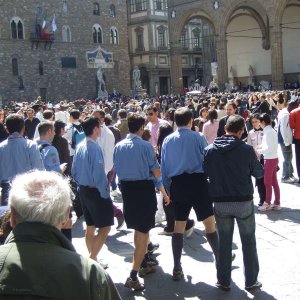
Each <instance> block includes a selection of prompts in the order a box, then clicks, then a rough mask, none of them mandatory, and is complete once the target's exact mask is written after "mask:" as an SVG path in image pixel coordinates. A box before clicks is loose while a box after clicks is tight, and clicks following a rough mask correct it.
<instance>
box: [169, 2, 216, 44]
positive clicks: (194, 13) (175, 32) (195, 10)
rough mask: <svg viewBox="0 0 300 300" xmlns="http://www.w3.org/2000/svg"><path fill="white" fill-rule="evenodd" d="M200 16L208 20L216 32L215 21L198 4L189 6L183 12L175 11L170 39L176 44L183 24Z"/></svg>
mask: <svg viewBox="0 0 300 300" xmlns="http://www.w3.org/2000/svg"><path fill="white" fill-rule="evenodd" d="M195 18H202V19H204V20H205V21H206V22H208V23H209V24H210V25H211V26H212V28H213V30H214V32H215V33H216V28H215V21H214V19H213V18H212V16H211V15H210V14H209V13H208V12H206V11H205V10H204V9H203V8H200V9H199V7H198V6H195V7H191V8H190V9H189V10H186V11H184V12H183V13H180V14H179V13H177V15H176V20H175V21H173V22H172V31H171V32H170V41H171V42H172V43H175V44H177V43H178V42H179V41H180V38H181V32H182V30H183V28H184V26H185V25H186V24H187V23H188V22H189V21H190V20H192V19H195Z"/></svg>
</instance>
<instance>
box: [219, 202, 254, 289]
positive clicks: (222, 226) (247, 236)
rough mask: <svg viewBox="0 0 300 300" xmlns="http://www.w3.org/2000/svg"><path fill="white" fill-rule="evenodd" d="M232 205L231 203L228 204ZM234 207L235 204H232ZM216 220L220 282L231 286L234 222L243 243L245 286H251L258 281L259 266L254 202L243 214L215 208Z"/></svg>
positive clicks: (233, 210)
mask: <svg viewBox="0 0 300 300" xmlns="http://www.w3.org/2000/svg"><path fill="white" fill-rule="evenodd" d="M228 205H231V203H228ZM232 205H233V207H234V203H232ZM215 218H216V222H217V230H218V234H219V261H218V264H217V278H218V282H220V283H221V284H223V285H225V286H229V285H230V281H231V263H232V236H233V230H234V220H236V222H237V224H238V228H239V233H240V238H241V242H242V250H243V260H244V272H245V273H244V274H245V286H251V285H253V284H254V283H255V282H256V281H257V276H258V272H259V264H258V257H257V250H256V239H255V217H254V205H253V201H251V203H249V205H247V206H246V209H244V210H242V212H238V213H237V210H235V209H232V212H228V211H227V212H226V213H224V212H222V211H219V210H218V209H216V208H215Z"/></svg>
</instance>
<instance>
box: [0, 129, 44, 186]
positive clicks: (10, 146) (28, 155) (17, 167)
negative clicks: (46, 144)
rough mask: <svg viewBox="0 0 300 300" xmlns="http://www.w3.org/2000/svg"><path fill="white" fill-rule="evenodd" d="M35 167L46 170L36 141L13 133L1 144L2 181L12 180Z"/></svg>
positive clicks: (0, 174)
mask: <svg viewBox="0 0 300 300" xmlns="http://www.w3.org/2000/svg"><path fill="white" fill-rule="evenodd" d="M34 169H38V170H45V168H44V165H43V162H42V159H41V155H40V152H39V150H38V146H37V144H36V143H35V142H33V141H31V140H26V139H24V138H23V137H22V136H21V135H20V134H17V133H13V134H12V135H10V136H9V137H8V139H7V140H5V141H3V142H2V143H1V144H0V181H11V180H12V179H13V178H14V177H15V176H16V175H18V174H22V173H26V172H28V171H31V170H34Z"/></svg>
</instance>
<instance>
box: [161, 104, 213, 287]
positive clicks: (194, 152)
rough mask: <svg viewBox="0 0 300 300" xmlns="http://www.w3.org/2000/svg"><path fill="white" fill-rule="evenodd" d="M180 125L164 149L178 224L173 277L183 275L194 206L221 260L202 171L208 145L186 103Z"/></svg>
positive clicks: (177, 114) (179, 114)
mask: <svg viewBox="0 0 300 300" xmlns="http://www.w3.org/2000/svg"><path fill="white" fill-rule="evenodd" d="M175 122H176V125H177V127H178V129H177V130H176V131H175V132H174V133H172V134H170V135H169V136H167V137H166V139H165V140H164V143H163V145H162V151H161V171H162V178H163V183H164V185H165V187H166V189H167V190H168V192H169V194H170V199H171V201H172V202H173V206H174V215H175V226H174V233H173V236H172V249H173V257H174V269H173V280H175V281H177V280H180V279H181V278H182V277H183V271H182V267H181V253H182V248H183V233H184V230H185V226H186V221H187V219H188V216H189V214H190V211H191V209H192V208H193V209H194V210H195V212H196V215H197V219H198V221H202V222H203V224H204V226H205V232H206V237H207V240H208V242H209V244H210V246H211V248H212V250H213V252H214V255H215V258H216V260H218V235H217V233H216V228H215V218H214V216H213V207H212V203H211V201H210V199H209V197H208V187H207V179H206V176H205V175H204V171H203V160H204V148H205V147H206V146H207V145H208V144H207V141H206V139H205V137H204V136H203V134H202V133H199V132H194V131H192V130H191V128H192V124H193V112H192V111H191V110H189V109H188V108H186V107H182V108H178V109H177V110H176V111H175Z"/></svg>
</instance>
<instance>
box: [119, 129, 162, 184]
mask: <svg viewBox="0 0 300 300" xmlns="http://www.w3.org/2000/svg"><path fill="white" fill-rule="evenodd" d="M114 167H115V170H116V173H117V175H118V178H119V180H124V181H136V180H154V181H155V179H154V176H153V173H152V171H153V170H155V169H159V163H158V161H157V159H156V155H155V153H154V149H153V146H152V145H151V144H150V143H149V142H146V141H144V140H142V139H141V138H140V137H139V136H137V135H136V134H128V135H127V137H126V139H124V140H122V141H121V142H119V143H118V144H117V145H116V147H115V151H114Z"/></svg>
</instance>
